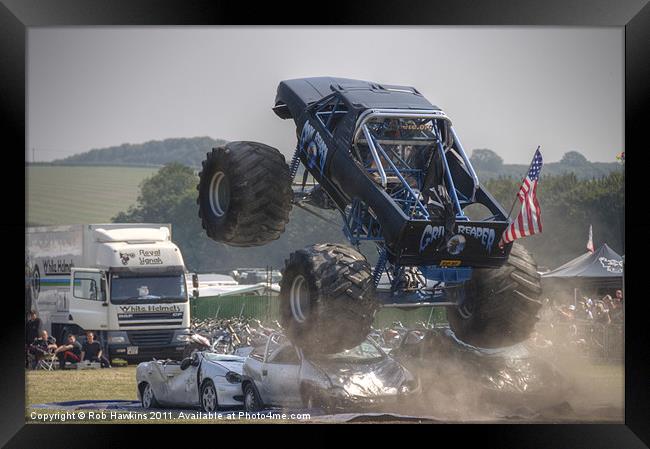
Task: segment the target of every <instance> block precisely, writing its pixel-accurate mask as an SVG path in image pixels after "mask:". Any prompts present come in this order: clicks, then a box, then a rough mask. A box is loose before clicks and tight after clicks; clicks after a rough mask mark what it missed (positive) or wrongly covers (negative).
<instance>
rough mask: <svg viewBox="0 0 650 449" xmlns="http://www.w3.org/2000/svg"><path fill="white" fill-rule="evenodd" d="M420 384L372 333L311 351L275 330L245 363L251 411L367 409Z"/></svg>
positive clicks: (416, 389) (246, 400)
mask: <svg viewBox="0 0 650 449" xmlns="http://www.w3.org/2000/svg"><path fill="white" fill-rule="evenodd" d="M419 390H420V384H419V380H418V379H417V378H415V377H414V376H413V375H412V374H411V373H410V372H409V371H408V370H407V369H406V368H404V367H403V366H402V365H400V364H399V363H398V362H397V361H395V360H394V359H392V358H391V357H389V356H388V355H386V353H385V352H384V351H382V350H381V348H379V346H377V345H376V344H375V343H374V342H372V341H371V340H370V339H366V340H365V341H363V342H362V343H361V344H360V345H358V346H356V347H354V348H352V349H348V350H345V351H342V352H339V353H336V354H315V355H310V356H306V355H305V353H304V352H303V351H302V350H301V349H300V348H298V347H296V346H294V345H293V344H292V343H291V342H290V341H289V340H288V339H287V338H286V337H285V336H284V335H282V334H279V333H275V334H272V335H271V336H270V337H269V339H268V341H267V344H266V345H264V346H260V347H257V348H255V349H254V350H253V351H252V352H251V353H250V354H249V356H248V358H247V359H246V362H245V363H244V367H243V380H242V391H243V393H244V406H245V408H246V410H247V411H258V410H260V409H262V408H264V407H266V406H285V407H292V406H293V407H296V406H297V407H305V408H307V409H310V410H312V409H325V410H328V411H334V410H337V409H345V410H350V409H355V408H358V409H366V408H369V407H374V406H379V405H386V404H390V403H398V402H399V401H400V400H404V399H407V398H409V397H410V396H411V395H413V394H417V393H418V392H419Z"/></svg>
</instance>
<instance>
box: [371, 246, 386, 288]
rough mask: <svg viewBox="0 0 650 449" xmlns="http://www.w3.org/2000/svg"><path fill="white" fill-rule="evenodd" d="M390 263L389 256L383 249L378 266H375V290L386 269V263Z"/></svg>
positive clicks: (373, 278) (373, 280) (373, 275)
mask: <svg viewBox="0 0 650 449" xmlns="http://www.w3.org/2000/svg"><path fill="white" fill-rule="evenodd" d="M387 261H388V254H387V253H386V250H385V249H382V250H381V251H380V252H379V259H378V260H377V265H375V271H374V272H373V273H372V282H373V283H374V284H375V288H377V286H378V285H379V281H380V280H381V275H382V274H383V272H384V269H386V262H387Z"/></svg>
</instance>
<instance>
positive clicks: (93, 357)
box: [81, 332, 111, 368]
mask: <svg viewBox="0 0 650 449" xmlns="http://www.w3.org/2000/svg"><path fill="white" fill-rule="evenodd" d="M81 360H82V361H83V360H88V361H91V362H99V363H100V364H101V366H102V368H110V367H111V363H110V362H109V361H108V359H107V358H106V357H105V356H104V355H103V354H102V345H101V343H100V342H99V341H97V340H95V334H94V333H92V332H87V333H86V342H85V343H84V344H83V346H82V347H81Z"/></svg>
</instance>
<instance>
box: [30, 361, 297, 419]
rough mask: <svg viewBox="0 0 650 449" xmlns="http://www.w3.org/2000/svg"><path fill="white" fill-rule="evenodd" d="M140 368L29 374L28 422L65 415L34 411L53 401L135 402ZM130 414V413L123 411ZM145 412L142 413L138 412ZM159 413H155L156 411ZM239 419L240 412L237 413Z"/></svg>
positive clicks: (164, 416) (166, 415)
mask: <svg viewBox="0 0 650 449" xmlns="http://www.w3.org/2000/svg"><path fill="white" fill-rule="evenodd" d="M135 371H136V367H135V366H134V365H131V366H127V367H121V368H112V369H89V370H54V371H31V370H29V371H26V379H25V389H26V390H27V391H26V395H25V404H27V406H26V409H25V421H26V422H32V423H40V422H43V421H42V420H39V419H31V413H32V412H35V413H41V414H44V413H47V414H54V413H56V412H64V411H63V410H58V409H36V408H31V407H30V405H31V404H46V403H51V402H65V401H77V400H97V401H99V400H118V399H121V400H132V401H135V400H137V399H138V397H137V392H136V380H135ZM68 412H70V411H69V410H68ZM193 412H196V410H187V411H186V413H193ZM74 413H75V416H76V418H75V419H67V420H66V422H67V423H82V424H97V423H113V424H118V423H119V424H166V423H175V424H220V423H226V422H230V423H237V422H239V423H243V422H253V421H247V420H244V419H233V420H227V418H226V415H227V414H228V411H224V412H223V413H222V414H223V418H222V419H216V418H215V419H199V420H197V419H192V418H187V419H184V418H179V413H178V412H169V411H167V412H166V413H164V412H163V414H162V417H161V418H158V417H156V419H137V418H135V419H134V418H128V419H127V418H122V417H120V416H118V417H117V418H113V419H111V417H110V415H109V413H110V411H106V412H105V413H106V414H107V419H99V420H98V419H96V418H93V417H92V415H90V413H89V411H88V410H84V412H83V413H85V415H84V417H83V418H80V416H79V415H78V412H76V411H75V412H74ZM120 413H123V414H126V413H128V412H125V411H120ZM138 413H141V412H138ZM153 413H155V412H153ZM233 413H234V414H235V416H236V414H237V413H238V411H234V412H233ZM254 422H273V423H282V422H296V421H295V420H294V421H288V420H275V419H274V420H273V421H269V420H259V419H257V420H254Z"/></svg>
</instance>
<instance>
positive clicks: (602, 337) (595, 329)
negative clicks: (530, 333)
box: [537, 320, 625, 361]
mask: <svg viewBox="0 0 650 449" xmlns="http://www.w3.org/2000/svg"><path fill="white" fill-rule="evenodd" d="M537 330H538V331H539V332H540V333H541V334H543V335H544V337H546V338H547V339H549V340H551V341H552V342H553V346H554V347H555V348H556V350H557V351H563V350H566V351H571V352H573V353H575V354H578V355H581V356H584V357H588V358H591V359H595V360H600V361H622V360H623V354H624V352H625V349H624V338H623V323H612V324H600V323H593V322H590V321H582V320H580V321H575V322H573V323H569V322H560V323H553V324H546V325H538V328H537Z"/></svg>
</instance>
